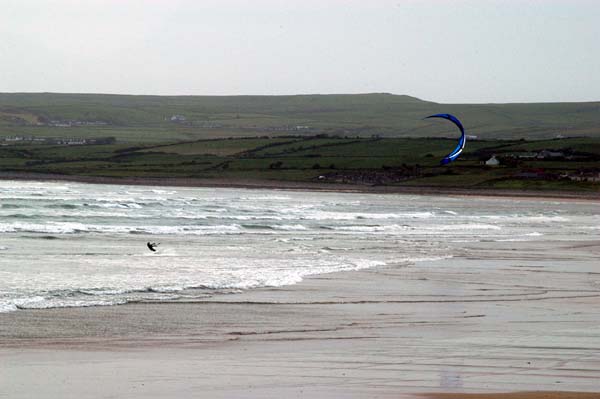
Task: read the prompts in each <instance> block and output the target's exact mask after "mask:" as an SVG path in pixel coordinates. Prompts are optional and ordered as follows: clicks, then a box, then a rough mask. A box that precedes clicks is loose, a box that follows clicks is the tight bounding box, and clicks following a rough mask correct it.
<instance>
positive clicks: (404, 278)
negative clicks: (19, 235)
mask: <svg viewBox="0 0 600 399" xmlns="http://www.w3.org/2000/svg"><path fill="white" fill-rule="evenodd" d="M590 244H591V245H590ZM590 254H600V241H594V242H591V243H590V242H586V245H585V246H582V245H581V243H580V242H577V241H575V242H571V241H562V242H559V241H550V242H544V241H526V242H510V243H508V242H507V243H498V242H495V243H474V244H470V245H469V248H468V254H465V255H464V256H457V257H455V258H451V259H447V260H444V261H424V262H418V263H411V264H406V265H405V264H396V265H386V266H380V267H374V268H371V269H364V270H358V271H345V272H337V273H330V274H321V275H314V276H310V277H307V278H305V279H304V280H303V281H302V282H300V283H298V284H295V285H290V286H281V287H271V288H260V289H256V290H248V291H244V292H241V293H236V294H231V295H216V296H213V297H210V298H201V299H198V300H196V301H194V302H179V303H178V302H177V301H173V302H169V303H160V302H159V303H153V302H143V303H131V304H125V305H117V306H106V307H91V308H54V309H44V310H19V311H16V312H10V313H3V314H0V356H2V358H3V362H0V375H3V376H6V378H5V379H4V381H5V382H4V385H3V388H4V391H5V392H7V396H10V397H11V398H26V397H37V396H48V397H65V396H69V395H70V396H77V397H80V398H93V397H98V396H103V397H111V396H121V397H123V396H127V397H131V398H140V399H141V398H147V397H152V396H155V397H180V398H192V397H197V396H198V394H199V393H204V394H205V395H208V396H210V397H213V398H231V397H248V398H266V397H282V396H287V395H290V396H297V397H311V398H323V399H325V398H326V399H330V398H341V397H343V398H365V397H379V398H390V399H391V398H395V399H397V398H422V399H423V398H427V399H443V398H448V399H453V398H461V397H469V398H474V399H488V398H489V399H496V398H504V397H507V398H514V399H548V398H551V399H588V398H592V397H600V396H599V395H600V393H598V386H597V381H598V379H599V378H600V362H599V361H598V359H597V357H596V354H597V353H600V340H599V339H598V337H600V335H599V334H600V333H599V332H598V331H597V329H595V326H596V325H597V318H598V315H599V314H600V311H598V309H600V307H599V306H598V305H599V304H600V291H598V290H597V289H594V290H591V289H590V287H589V285H588V284H589V281H588V280H589V276H588V272H587V271H588V270H591V269H590V268H593V267H594V262H593V261H594V259H592V257H591V256H590ZM507 256H508V257H507ZM511 259H513V260H514V261H516V262H518V265H519V266H518V267H517V266H514V272H513V273H506V271H503V270H506V268H507V267H510V265H511ZM548 259H555V261H554V262H553V265H548V262H547V260H548ZM574 261H577V262H578V264H579V265H580V266H579V267H580V268H577V269H576V270H573V269H572V266H571V265H572V264H573V262H574ZM546 269H549V270H547V271H548V272H549V273H544V274H543V276H544V277H543V278H542V277H540V276H541V275H540V272H541V271H545V270H546ZM481 270H487V272H486V273H481ZM561 270H564V272H561ZM498 273H501V274H498ZM448 276H451V278H448ZM498 276H504V277H503V279H502V281H498ZM526 281H536V283H535V284H534V286H530V285H529V284H527V283H525V282H526ZM43 370H47V371H43ZM115 370H119V373H115ZM31 375H36V376H37V377H36V379H35V380H32V379H31V378H30V377H31ZM56 380H60V381H62V383H61V384H55V383H53V382H54V381H56ZM89 381H96V382H97V383H98V384H101V385H99V386H101V387H102V388H101V389H102V390H101V395H100V393H99V392H95V391H94V389H98V388H90V385H89ZM502 392H512V393H511V394H510V395H506V396H504V395H505V394H504V393H502ZM576 392H579V393H576ZM42 393H44V394H45V395H42ZM464 393H469V394H471V395H464V396H462V395H463V394H464ZM594 395H597V396H594Z"/></svg>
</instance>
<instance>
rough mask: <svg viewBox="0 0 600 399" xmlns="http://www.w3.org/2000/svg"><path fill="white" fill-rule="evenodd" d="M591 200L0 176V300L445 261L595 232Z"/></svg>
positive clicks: (599, 230) (100, 300)
mask: <svg viewBox="0 0 600 399" xmlns="http://www.w3.org/2000/svg"><path fill="white" fill-rule="evenodd" d="M598 210H599V209H598V205H597V204H594V203H591V202H574V201H558V200H527V199H518V200H515V199H511V198H496V199H494V198H478V197H448V196H417V195H392V194H387V195H376V194H356V193H336V192H304V191H277V190H245V189H228V188H218V189H217V188H174V187H146V186H124V185H94V184H78V183H51V182H13V181H2V182H0V312H8V311H15V310H18V309H32V308H34V309H37V308H51V307H80V306H100V305H116V304H123V303H127V302H132V301H154V300H159V301H165V300H181V299H196V298H200V297H203V296H207V295H218V294H225V293H235V292H238V291H240V290H246V289H252V288H258V287H269V286H281V285H286V284H295V283H298V282H300V281H301V280H302V278H303V277H305V276H309V275H314V274H321V273H332V272H337V271H348V270H359V269H364V268H372V267H377V266H384V265H388V266H391V267H403V266H405V265H408V264H418V263H419V262H423V261H437V262H443V261H444V259H448V258H450V257H454V256H461V255H463V253H462V252H461V251H462V246H463V245H464V243H468V242H474V241H515V240H516V241H521V240H565V239H566V240H569V239H577V240H588V239H589V240H593V239H598V238H599V234H600V227H599V226H600V217H599V216H598ZM147 242H157V243H160V245H159V246H158V251H157V252H151V251H150V250H149V249H148V248H147V246H146V243H147Z"/></svg>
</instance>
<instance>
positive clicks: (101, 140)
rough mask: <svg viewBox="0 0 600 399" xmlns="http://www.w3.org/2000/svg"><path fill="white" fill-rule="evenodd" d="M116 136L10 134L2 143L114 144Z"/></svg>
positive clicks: (2, 138) (1, 139) (3, 138)
mask: <svg viewBox="0 0 600 399" xmlns="http://www.w3.org/2000/svg"><path fill="white" fill-rule="evenodd" d="M116 141H117V140H116V139H115V138H114V137H97V138H85V139H84V138H80V137H77V138H75V137H35V136H8V137H1V138H0V142H1V143H2V144H1V145H10V144H20V143H27V144H53V145H92V144H96V145H97V144H114V143H115V142H116Z"/></svg>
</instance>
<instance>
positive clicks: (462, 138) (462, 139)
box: [425, 114, 467, 165]
mask: <svg viewBox="0 0 600 399" xmlns="http://www.w3.org/2000/svg"><path fill="white" fill-rule="evenodd" d="M428 118H442V119H448V120H449V121H450V122H452V123H454V124H455V125H456V126H458V128H459V129H460V132H461V133H462V134H461V136H460V140H458V145H457V146H456V148H455V149H454V150H452V152H451V153H450V154H448V155H446V156H445V157H444V158H443V159H442V160H441V161H440V164H442V165H446V164H448V163H450V162H452V161H454V160H455V159H456V158H458V156H459V155H460V153H461V152H462V151H463V150H464V148H465V143H466V141H467V140H466V137H465V129H464V128H463V125H462V123H460V121H459V120H458V118H457V117H455V116H454V115H450V114H435V115H430V116H428V117H427V118H425V119H428Z"/></svg>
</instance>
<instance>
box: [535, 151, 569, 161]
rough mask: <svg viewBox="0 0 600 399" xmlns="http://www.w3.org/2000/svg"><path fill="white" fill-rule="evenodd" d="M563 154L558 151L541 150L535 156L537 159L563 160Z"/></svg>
mask: <svg viewBox="0 0 600 399" xmlns="http://www.w3.org/2000/svg"><path fill="white" fill-rule="evenodd" d="M564 156H565V154H564V153H563V152H560V151H550V150H543V151H540V152H539V153H538V155H537V158H538V159H551V158H555V159H556V158H564Z"/></svg>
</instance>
